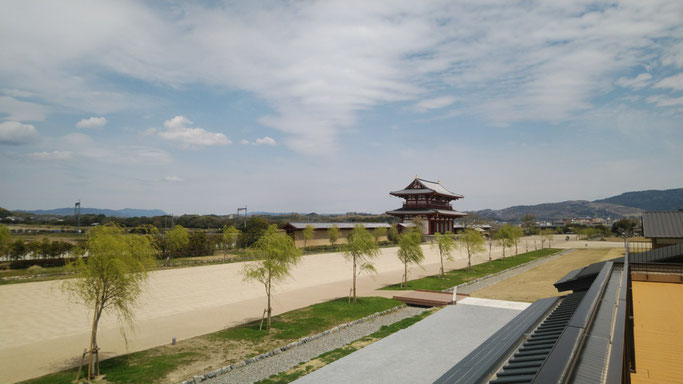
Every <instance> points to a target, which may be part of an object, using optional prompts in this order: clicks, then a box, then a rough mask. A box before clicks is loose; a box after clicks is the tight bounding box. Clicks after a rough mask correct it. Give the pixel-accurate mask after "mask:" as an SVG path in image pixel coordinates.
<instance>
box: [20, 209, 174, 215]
mask: <svg viewBox="0 0 683 384" xmlns="http://www.w3.org/2000/svg"><path fill="white" fill-rule="evenodd" d="M18 212H28V213H33V214H36V215H55V216H73V214H74V209H73V208H57V209H35V210H30V211H18ZM81 215H105V216H113V217H143V216H147V217H153V216H164V215H166V212H164V211H162V210H161V209H134V208H124V209H116V210H114V209H99V208H81Z"/></svg>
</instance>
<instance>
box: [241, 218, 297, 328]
mask: <svg viewBox="0 0 683 384" xmlns="http://www.w3.org/2000/svg"><path fill="white" fill-rule="evenodd" d="M249 253H250V254H251V255H252V256H253V257H254V258H257V259H258V260H257V261H254V262H252V263H249V264H246V265H245V266H244V269H243V273H244V280H245V281H249V280H255V281H258V282H260V283H261V284H263V286H264V287H265V289H266V296H267V297H268V303H267V307H266V312H267V314H268V318H267V321H266V329H267V330H270V321H271V313H272V307H271V305H270V301H271V294H272V288H273V285H274V284H277V283H278V282H281V281H283V280H284V279H285V278H287V277H288V276H290V271H291V269H292V267H294V266H295V265H296V264H297V263H298V262H299V260H301V251H300V250H299V249H297V247H296V246H294V240H292V238H291V237H289V236H288V235H287V234H285V233H282V232H278V230H277V227H276V226H274V225H272V226H269V227H268V229H266V232H265V233H264V234H263V235H262V236H261V238H260V239H259V240H258V241H257V242H256V243H254V245H253V246H252V247H251V248H250V249H249Z"/></svg>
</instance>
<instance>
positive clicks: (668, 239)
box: [643, 211, 683, 248]
mask: <svg viewBox="0 0 683 384" xmlns="http://www.w3.org/2000/svg"><path fill="white" fill-rule="evenodd" d="M643 236H644V237H647V238H648V239H650V240H651V241H652V248H661V247H666V246H669V245H673V244H678V243H683V212H681V211H677V212H643Z"/></svg>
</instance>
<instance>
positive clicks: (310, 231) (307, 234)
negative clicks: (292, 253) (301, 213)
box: [303, 224, 315, 248]
mask: <svg viewBox="0 0 683 384" xmlns="http://www.w3.org/2000/svg"><path fill="white" fill-rule="evenodd" d="M303 234H304V248H306V246H307V245H308V241H309V240H313V237H314V236H315V228H313V226H312V225H311V224H308V225H307V226H306V228H304V230H303Z"/></svg>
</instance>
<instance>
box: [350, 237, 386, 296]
mask: <svg viewBox="0 0 683 384" xmlns="http://www.w3.org/2000/svg"><path fill="white" fill-rule="evenodd" d="M377 255H379V247H378V246H377V243H376V242H375V239H374V238H373V237H372V235H371V234H370V232H368V231H367V230H366V229H365V227H363V226H362V225H360V224H357V225H356V226H354V228H353V230H352V231H351V234H350V235H349V237H348V244H346V252H345V253H344V257H346V260H349V261H351V264H352V266H353V287H352V291H353V303H354V304H355V303H356V278H357V277H358V276H360V274H361V273H363V272H374V271H375V266H374V264H373V263H372V259H374V258H375V257H377Z"/></svg>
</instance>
